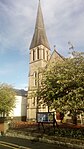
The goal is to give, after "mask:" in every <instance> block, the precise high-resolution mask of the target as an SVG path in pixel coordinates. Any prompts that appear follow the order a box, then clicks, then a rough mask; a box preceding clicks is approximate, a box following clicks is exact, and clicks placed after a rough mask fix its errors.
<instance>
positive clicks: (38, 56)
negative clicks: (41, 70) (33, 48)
mask: <svg viewBox="0 0 84 149" xmlns="http://www.w3.org/2000/svg"><path fill="white" fill-rule="evenodd" d="M39 52H40V50H39V48H37V59H39Z"/></svg>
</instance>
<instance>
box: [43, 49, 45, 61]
mask: <svg viewBox="0 0 84 149" xmlns="http://www.w3.org/2000/svg"><path fill="white" fill-rule="evenodd" d="M43 59H45V49H43Z"/></svg>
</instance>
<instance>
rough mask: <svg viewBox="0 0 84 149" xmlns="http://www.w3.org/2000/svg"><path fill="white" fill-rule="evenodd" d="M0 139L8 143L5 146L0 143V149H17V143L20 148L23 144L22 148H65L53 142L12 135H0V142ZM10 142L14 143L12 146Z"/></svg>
mask: <svg viewBox="0 0 84 149" xmlns="http://www.w3.org/2000/svg"><path fill="white" fill-rule="evenodd" d="M2 141H4V142H6V143H8V144H6V146H3V145H1V143H0V149H17V145H19V146H20V148H21V146H23V149H49V148H50V149H67V148H64V147H59V146H57V145H55V144H48V143H42V142H36V141H29V140H27V139H21V138H13V137H0V142H2ZM9 143H10V144H9ZM11 144H15V145H14V146H13V145H11ZM10 145H11V146H10ZM18 148H19V147H18Z"/></svg>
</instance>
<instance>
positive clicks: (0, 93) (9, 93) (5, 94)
mask: <svg viewBox="0 0 84 149" xmlns="http://www.w3.org/2000/svg"><path fill="white" fill-rule="evenodd" d="M14 106H15V92H14V89H13V88H12V86H10V85H8V84H0V114H1V115H3V117H4V116H7V115H8V114H9V112H10V111H12V109H13V108H14Z"/></svg>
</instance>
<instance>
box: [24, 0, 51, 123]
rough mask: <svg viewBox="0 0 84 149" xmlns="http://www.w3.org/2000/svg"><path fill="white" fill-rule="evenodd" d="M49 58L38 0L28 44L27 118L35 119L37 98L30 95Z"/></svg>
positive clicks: (36, 86) (34, 89)
mask: <svg viewBox="0 0 84 149" xmlns="http://www.w3.org/2000/svg"><path fill="white" fill-rule="evenodd" d="M49 59H50V46H49V43H48V40H47V36H46V30H45V26H44V20H43V14H42V10H41V4H40V0H39V4H38V11H37V18H36V25H35V30H34V34H33V38H32V41H31V44H30V63H29V86H28V105H27V119H28V120H36V115H37V102H38V101H37V98H34V97H33V96H32V95H33V93H34V92H35V91H36V89H37V88H38V83H37V80H38V78H39V73H38V71H39V69H40V70H41V69H42V68H44V67H45V66H46V64H47V62H48V60H49Z"/></svg>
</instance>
